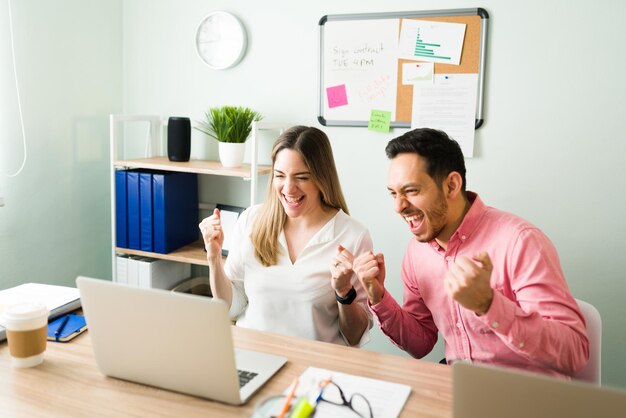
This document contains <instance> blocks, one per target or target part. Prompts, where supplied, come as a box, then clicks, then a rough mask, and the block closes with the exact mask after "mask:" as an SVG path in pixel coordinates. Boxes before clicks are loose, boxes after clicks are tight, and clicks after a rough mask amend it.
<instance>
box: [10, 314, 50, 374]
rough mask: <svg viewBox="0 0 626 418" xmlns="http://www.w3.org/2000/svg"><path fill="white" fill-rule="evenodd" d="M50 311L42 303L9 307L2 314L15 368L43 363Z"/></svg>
mask: <svg viewBox="0 0 626 418" xmlns="http://www.w3.org/2000/svg"><path fill="white" fill-rule="evenodd" d="M48 313H49V312H48V309H47V308H46V306H45V305H43V304H41V303H32V302H21V303H16V304H14V305H9V306H7V307H6V308H5V310H4V312H3V313H2V322H3V324H4V327H5V328H6V332H7V341H8V343H9V353H10V354H11V362H12V363H13V366H14V367H33V366H37V365H38V364H41V363H42V362H43V354H44V351H46V343H47V335H48Z"/></svg>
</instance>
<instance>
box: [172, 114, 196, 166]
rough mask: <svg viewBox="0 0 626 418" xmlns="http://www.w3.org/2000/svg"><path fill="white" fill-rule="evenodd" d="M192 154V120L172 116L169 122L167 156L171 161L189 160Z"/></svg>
mask: <svg viewBox="0 0 626 418" xmlns="http://www.w3.org/2000/svg"><path fill="white" fill-rule="evenodd" d="M190 154H191V121H190V120H189V118H182V117H176V116H171V117H170V118H169V119H168V122H167V158H169V159H170V161H189V155H190Z"/></svg>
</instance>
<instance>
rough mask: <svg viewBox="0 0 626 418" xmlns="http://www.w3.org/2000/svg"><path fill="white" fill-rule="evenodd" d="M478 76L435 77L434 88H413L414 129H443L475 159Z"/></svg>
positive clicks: (412, 116)
mask: <svg viewBox="0 0 626 418" xmlns="http://www.w3.org/2000/svg"><path fill="white" fill-rule="evenodd" d="M477 94H478V74H435V84H434V85H432V86H426V85H414V86H413V111H412V115H411V129H415V128H433V129H440V130H442V131H444V132H446V133H447V134H448V136H450V137H451V138H452V139H454V140H456V141H457V142H458V143H459V145H460V146H461V149H462V150H463V155H464V156H465V157H473V156H474V127H475V124H476V97H477Z"/></svg>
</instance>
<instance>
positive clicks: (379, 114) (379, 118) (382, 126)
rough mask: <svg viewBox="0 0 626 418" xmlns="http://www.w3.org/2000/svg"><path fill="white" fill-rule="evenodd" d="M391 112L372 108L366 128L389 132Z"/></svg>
mask: <svg viewBox="0 0 626 418" xmlns="http://www.w3.org/2000/svg"><path fill="white" fill-rule="evenodd" d="M390 125H391V112H388V111H386V110H372V113H371V115H370V121H369V123H368V124H367V129H368V130H369V131H374V132H389V126H390Z"/></svg>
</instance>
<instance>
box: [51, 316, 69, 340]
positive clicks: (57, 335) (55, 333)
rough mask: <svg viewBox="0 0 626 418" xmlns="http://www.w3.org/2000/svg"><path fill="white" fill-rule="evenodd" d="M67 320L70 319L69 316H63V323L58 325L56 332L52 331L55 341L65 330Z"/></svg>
mask: <svg viewBox="0 0 626 418" xmlns="http://www.w3.org/2000/svg"><path fill="white" fill-rule="evenodd" d="M69 319H70V316H69V315H65V318H63V321H61V325H59V328H57V330H56V331H54V339H55V340H56V341H59V336H60V335H61V333H62V332H63V330H64V329H65V325H67V321H69Z"/></svg>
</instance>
